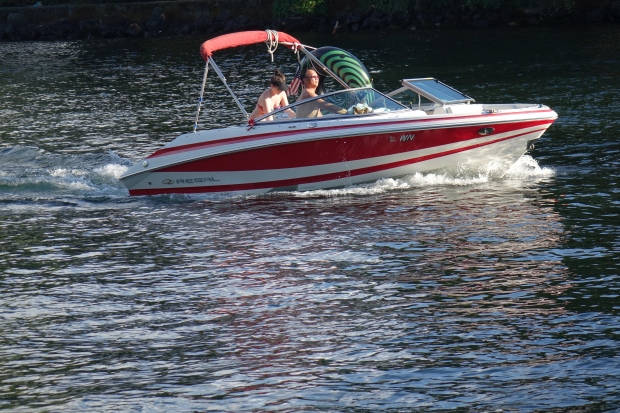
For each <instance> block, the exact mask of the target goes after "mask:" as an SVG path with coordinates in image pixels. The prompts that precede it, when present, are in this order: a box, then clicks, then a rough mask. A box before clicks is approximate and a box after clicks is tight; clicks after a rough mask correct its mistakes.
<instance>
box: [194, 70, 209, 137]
mask: <svg viewBox="0 0 620 413" xmlns="http://www.w3.org/2000/svg"><path fill="white" fill-rule="evenodd" d="M208 73H209V62H208V61H207V62H206V63H205V74H204V76H203V77H202V89H201V90H200V98H199V99H198V104H197V105H196V106H197V108H196V121H195V122H194V133H196V129H198V117H199V116H200V108H201V106H202V97H203V96H204V94H205V85H206V84H207V74H208Z"/></svg>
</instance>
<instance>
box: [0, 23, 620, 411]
mask: <svg viewBox="0 0 620 413" xmlns="http://www.w3.org/2000/svg"><path fill="white" fill-rule="evenodd" d="M580 30H581V32H566V31H560V30H555V29H543V30H541V31H536V30H533V31H529V30H528V31H525V30H524V31H512V30H511V31H501V30H500V31H481V32H476V31H473V32H467V31H465V32H453V31H445V32H443V31H438V32H416V33H406V34H402V35H401V37H395V38H385V37H383V38H370V37H369V38H362V39H361V40H360V38H347V37H341V38H336V40H334V39H331V38H328V40H329V41H330V42H332V43H333V42H334V41H336V42H338V44H335V45H337V46H340V47H343V48H348V49H351V50H353V51H354V53H355V54H357V55H358V56H359V57H360V58H361V59H362V60H363V61H364V62H366V63H367V65H368V67H369V69H370V70H371V72H373V76H374V77H375V82H376V84H377V86H378V87H379V88H380V89H381V90H388V89H391V88H395V87H396V85H397V79H398V78H399V77H404V76H408V75H412V76H427V75H432V76H436V77H438V78H440V79H443V80H446V81H447V82H448V83H450V84H453V85H454V86H455V87H457V88H459V89H462V90H463V91H464V92H465V93H468V94H470V95H472V96H474V97H475V98H477V99H478V100H480V101H489V102H499V101H506V100H507V101H536V102H537V101H541V102H544V103H547V104H549V105H551V106H552V107H553V108H554V109H555V110H556V111H557V112H558V113H559V114H560V116H561V117H560V119H559V120H558V122H557V124H556V125H554V126H553V127H552V128H551V129H550V130H549V132H548V134H546V135H545V138H544V139H543V140H541V142H540V144H539V145H538V147H537V149H536V150H535V151H534V152H533V154H532V155H533V157H534V158H535V159H537V160H538V164H539V165H540V166H542V167H544V168H550V169H540V167H538V165H536V167H531V165H530V166H529V167H528V164H527V163H526V164H525V165H523V166H522V169H520V170H518V171H517V172H513V173H511V174H508V175H507V176H504V177H503V178H498V177H494V176H491V175H490V176H481V177H479V176H470V175H468V176H444V177H437V176H432V175H429V176H426V177H421V176H418V177H411V178H410V179H404V180H399V181H396V182H394V181H386V182H382V183H378V184H376V185H371V186H369V187H364V188H351V189H345V190H341V191H319V192H314V193H306V194H295V193H282V194H274V195H268V196H261V197H241V198H240V197H235V198H231V197H203V198H200V197H166V196H162V197H152V198H129V197H127V196H126V191H125V190H124V189H123V187H122V185H120V184H119V183H118V182H117V180H116V177H117V176H118V174H119V172H120V171H122V170H124V169H126V168H127V166H128V165H129V164H130V163H131V160H132V159H138V158H140V157H141V156H144V155H145V154H147V153H148V152H150V151H152V150H154V149H156V148H158V147H159V146H160V145H162V144H163V143H164V142H165V141H167V140H169V139H170V136H174V135H175V134H176V133H179V132H182V131H186V130H188V129H189V128H191V123H192V122H193V108H194V103H193V101H194V99H195V97H196V95H197V92H198V88H199V81H200V78H201V72H202V67H201V63H200V58H199V56H198V55H197V53H196V51H197V45H198V44H199V43H200V40H201V39H196V40H195V44H191V45H188V42H191V41H193V40H191V39H190V40H188V39H187V38H184V39H163V40H162V39H155V40H152V41H151V40H140V41H134V40H114V41H100V42H68V43H66V42H58V43H19V44H17V43H2V44H0V51H1V52H0V53H1V54H2V56H3V57H6V58H3V59H2V63H0V65H1V66H0V70H1V71H2V72H1V74H2V76H1V77H0V88H1V89H0V90H1V92H2V95H3V96H4V97H5V101H6V102H7V103H6V104H5V105H3V106H2V107H0V120H1V125H2V126H1V127H0V139H1V140H2V143H1V144H2V147H0V235H1V236H0V299H1V300H2V310H0V330H1V331H2V334H1V335H0V395H1V396H0V408H4V409H8V410H13V411H58V410H70V411H71V410H72V411H119V410H120V411H123V410H130V411H132V410H145V411H227V412H228V411H230V412H233V411H235V412H236V411H359V412H362V411H412V410H414V411H471V412H474V411H475V412H481V411H496V410H497V409H503V411H511V412H513V411H514V412H517V411H518V412H534V411H562V412H565V411H566V412H573V411H574V412H577V411H591V412H594V411H614V409H619V408H620V380H619V378H618V373H617V372H618V371H620V359H619V357H618V350H617V344H618V339H619V338H620V323H619V322H620V319H619V317H618V314H619V310H620V301H619V300H618V290H619V289H620V277H619V274H618V267H619V266H618V258H619V257H620V254H619V251H620V237H619V234H620V228H619V223H618V205H619V201H618V190H617V188H616V187H617V185H616V183H617V179H618V160H617V153H618V151H619V150H620V148H619V146H618V139H617V138H618V132H619V128H618V121H617V116H615V114H617V112H618V94H617V93H616V92H617V91H618V86H619V80H618V79H619V77H618V76H616V75H617V73H616V71H617V70H618V66H617V64H616V63H617V62H615V61H614V60H613V58H612V57H609V56H612V55H614V54H613V53H616V52H618V51H619V49H620V48H619V47H618V46H619V45H618V38H617V36H615V32H613V30H611V29H607V28H604V27H603V28H599V29H596V30H598V31H596V32H590V29H580ZM592 38H597V39H599V41H598V43H597V44H596V45H592V44H591V43H590V42H589V41H588V40H590V39H592ZM386 39H388V40H390V41H389V42H387V41H386ZM304 40H306V39H304ZM448 40H454V41H455V42H457V43H458V44H456V45H454V44H449V43H447V41H448ZM307 42H308V43H309V44H313V45H320V44H325V43H326V42H327V40H325V38H324V37H320V36H318V35H312V36H308V39H307ZM448 46H449V47H448ZM457 50H458V51H459V53H455V51H457ZM405 52H406V53H405ZM612 52H613V53H612ZM285 56H287V57H285V59H289V60H285V61H290V62H291V63H292V62H294V58H293V56H292V55H291V56H289V55H288V54H286V55H285ZM606 56H607V57H606ZM225 57H228V58H234V57H235V56H234V55H233V54H228V55H226V56H225ZM256 59H263V60H260V62H262V63H264V62H267V61H268V60H267V59H268V58H267V57H266V55H265V54H264V50H263V49H258V48H257V49H251V50H249V51H245V52H244V54H241V55H237V56H236V60H234V59H233V60H231V61H228V62H226V61H225V58H224V56H223V57H222V58H221V59H220V61H219V62H218V63H221V67H222V69H225V70H227V71H231V72H232V73H231V75H230V76H229V77H228V79H229V81H230V82H231V83H235V84H237V85H238V86H237V88H236V89H235V90H241V95H242V99H244V102H245V103H246V104H248V105H250V104H251V102H252V99H253V98H254V97H255V96H256V92H257V91H260V89H261V88H262V87H263V84H262V79H263V78H264V77H265V76H264V73H263V72H261V70H262V69H263V68H261V66H260V65H258V64H250V65H249V64H248V62H250V61H252V60H256ZM610 59H611V60H610ZM291 71H292V69H291ZM515 84H517V85H518V86H519V87H515ZM220 89H221V88H219V89H211V93H213V95H210V96H211V97H210V98H212V97H213V96H214V95H218V94H221V96H222V98H223V99H224V100H223V102H224V103H223V104H222V105H220V106H216V105H207V110H208V112H209V113H208V114H209V115H210V116H211V118H207V117H205V118H204V119H203V122H210V125H211V126H216V125H224V124H227V123H229V122H230V119H231V116H234V115H231V113H233V111H234V103H233V102H232V101H231V100H230V99H226V98H225V95H224V94H223V91H222V90H220ZM207 103H208V104H209V103H210V102H207ZM584 109H585V110H584ZM207 119H209V120H207ZM109 151H112V152H109ZM551 170H552V171H553V172H552V171H551Z"/></svg>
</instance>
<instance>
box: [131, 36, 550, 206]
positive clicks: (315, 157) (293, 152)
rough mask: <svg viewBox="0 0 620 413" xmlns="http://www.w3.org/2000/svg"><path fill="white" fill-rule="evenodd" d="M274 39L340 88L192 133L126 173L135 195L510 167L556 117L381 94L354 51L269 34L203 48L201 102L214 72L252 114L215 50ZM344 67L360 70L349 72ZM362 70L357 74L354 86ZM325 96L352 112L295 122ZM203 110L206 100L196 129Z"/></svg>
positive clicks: (437, 88)
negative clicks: (461, 167)
mask: <svg viewBox="0 0 620 413" xmlns="http://www.w3.org/2000/svg"><path fill="white" fill-rule="evenodd" d="M275 40H277V41H278V42H279V44H280V45H284V46H287V47H289V48H291V49H293V50H294V51H295V52H301V53H303V54H304V55H305V58H304V60H303V61H302V64H304V62H305V64H306V65H310V66H312V67H314V68H315V69H317V70H318V71H320V73H321V74H324V75H326V76H331V77H332V78H334V79H335V81H336V82H337V83H339V84H341V85H342V87H343V90H339V91H335V92H331V93H325V94H322V95H320V96H319V97H317V98H315V99H308V100H304V101H301V102H296V103H292V104H290V105H289V106H287V107H284V108H280V109H277V110H275V111H273V112H271V113H269V114H267V115H265V116H262V117H259V118H256V119H249V120H248V122H247V123H246V124H242V125H239V126H234V127H227V128H223V129H214V130H202V131H197V130H196V127H195V129H194V132H191V133H187V134H184V135H181V136H179V137H178V138H176V139H174V140H173V141H172V142H170V143H168V144H166V145H165V146H164V147H163V148H162V149H160V150H158V151H156V152H154V153H153V154H151V155H149V156H148V157H147V158H145V159H144V160H142V161H140V162H138V163H137V164H136V165H134V166H133V167H132V168H130V169H129V170H127V171H126V172H125V173H124V174H123V175H122V176H121V178H120V179H121V181H122V182H123V183H124V184H125V185H126V186H127V188H128V189H129V193H130V195H155V194H170V193H185V194H188V193H207V192H233V193H246V194H249V193H261V192H269V191H308V190H316V189H326V188H338V187H343V186H348V185H354V184H360V183H365V182H374V181H376V180H378V179H381V178H388V177H392V178H395V177H402V176H405V175H409V174H413V173H416V172H429V171H434V170H438V169H443V168H446V167H451V166H456V165H459V164H470V165H471V164H473V165H480V166H483V165H486V164H488V163H489V162H492V161H499V162H502V163H504V164H506V165H511V164H513V163H514V162H516V161H517V160H518V159H519V158H520V157H521V156H522V155H523V154H524V153H525V152H526V151H527V150H528V149H529V148H530V146H531V145H532V142H534V141H535V140H537V139H538V138H540V137H541V135H542V134H543V133H544V132H545V130H546V129H547V128H548V127H549V126H550V125H551V124H552V123H553V122H554V120H555V119H556V118H557V114H556V113H555V112H554V111H553V110H551V109H550V108H549V107H547V106H543V105H539V104H491V105H487V104H477V103H474V100H473V99H472V98H470V97H469V96H466V95H464V94H462V93H460V92H458V91H456V90H455V89H453V88H451V87H449V86H447V85H445V84H443V83H441V82H439V81H437V80H435V79H433V78H417V79H405V80H403V81H402V87H401V88H399V89H397V90H395V91H393V92H391V93H387V94H383V93H381V92H378V91H377V90H375V89H373V88H372V87H371V86H370V81H369V78H368V77H367V76H366V74H367V72H366V73H364V70H365V69H364V68H363V65H361V63H359V61H357V60H356V59H355V58H354V57H353V56H351V55H350V54H348V53H347V52H345V51H342V50H340V49H336V48H324V49H325V50H323V52H325V53H323V54H322V52H321V50H322V49H323V48H322V49H314V48H311V47H308V46H304V45H302V44H301V43H300V42H299V41H297V40H296V39H295V38H293V37H291V36H289V35H287V34H285V33H282V32H279V33H278V32H270V31H267V32H261V31H255V32H242V33H233V34H228V35H223V36H220V37H217V38H215V39H212V40H209V41H207V42H205V43H203V45H202V46H201V54H202V56H203V57H204V58H205V60H206V62H207V64H206V67H205V73H204V78H203V87H202V90H203V92H202V93H201V99H200V101H201V102H202V94H203V93H204V89H205V82H206V79H207V74H208V69H209V66H211V68H212V69H213V70H214V71H215V72H216V73H217V74H218V76H219V77H220V78H221V79H222V81H223V82H224V84H225V86H226V87H227V88H228V90H229V91H230V92H231V94H233V97H234V98H235V101H236V102H237V104H238V105H239V107H240V109H241V110H242V112H243V113H244V114H246V116H247V112H245V109H244V108H243V106H242V105H241V103H240V102H239V100H238V99H237V98H236V96H235V95H234V93H233V92H232V91H231V89H230V87H229V86H228V84H227V83H226V79H225V78H224V76H223V75H222V73H221V71H220V70H219V68H218V66H217V65H216V64H215V62H214V60H213V56H212V53H213V52H214V51H216V50H218V49H223V48H227V47H234V46H241V45H246V44H255V43H260V42H263V41H265V42H267V43H268V46H270V47H272V48H273V45H274V43H275ZM339 59H340V60H339ZM347 62H348V63H350V65H349V66H353V68H351V67H349V68H348V69H342V67H343V66H346V64H345V63H347ZM355 70H357V77H356V79H355V80H351V76H350V72H351V71H355ZM347 73H348V75H347ZM354 74H355V73H354ZM364 79H367V80H368V82H367V83H368V84H367V85H366V86H364V85H363V84H364ZM356 82H357V83H356ZM360 84H361V85H362V86H361V87H352V86H360ZM405 95H408V96H407V98H405V100H404V99H403V98H402V96H405ZM318 99H322V100H323V101H325V102H329V103H331V104H333V105H337V106H339V107H341V108H344V109H347V113H346V114H334V113H331V112H324V113H323V116H320V117H312V118H300V117H298V116H295V117H288V116H290V114H291V111H292V112H295V113H299V114H300V115H301V114H302V113H308V112H310V111H308V110H306V109H307V108H308V106H304V105H310V106H311V105H313V104H315V103H316V102H314V100H318ZM401 102H407V104H403V103H401ZM410 102H414V103H410ZM314 112H315V113H316V111H314ZM199 113H200V103H199V107H198V114H197V115H196V125H197V122H198V116H199Z"/></svg>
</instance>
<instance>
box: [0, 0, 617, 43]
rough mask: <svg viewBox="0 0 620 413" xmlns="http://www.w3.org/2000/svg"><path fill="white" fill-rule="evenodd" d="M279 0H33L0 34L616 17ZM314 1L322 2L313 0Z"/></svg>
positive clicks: (528, 22) (515, 23) (7, 14)
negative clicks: (53, 1) (51, 0)
mask: <svg viewBox="0 0 620 413" xmlns="http://www.w3.org/2000/svg"><path fill="white" fill-rule="evenodd" d="M282 1H283V0H280V2H275V1H274V2H273V3H268V4H267V3H262V4H261V1H260V0H258V1H256V0H255V1H254V2H251V1H250V2H245V3H244V2H238V1H235V0H231V1H228V2H225V3H221V2H219V3H215V2H210V1H196V0H186V1H162V2H140V3H138V2H136V3H106V4H68V5H62V4H60V5H50V6H44V5H42V4H41V3H40V2H38V3H36V4H35V5H34V6H26V7H0V40H2V41H19V40H57V39H84V38H93V37H102V38H113V37H157V36H170V35H184V34H203V35H205V38H211V37H215V36H217V35H220V34H224V33H231V32H236V31H243V30H264V29H274V30H280V31H284V32H307V31H317V32H357V31H366V30H368V31H369V30H380V31H386V30H394V29H405V30H416V29H424V28H430V27H433V28H436V27H474V28H483V27H501V26H510V27H523V26H536V25H541V24H576V23H577V24H579V23H581V24H620V0H619V1H598V2H597V1H596V0H590V1H581V2H580V1H578V0H577V1H575V2H568V3H562V4H560V6H558V7H518V4H519V3H518V2H517V3H511V4H512V6H506V5H505V4H506V3H502V2H498V4H499V6H497V7H476V3H475V1H472V0H469V1H464V2H457V1H450V0H444V2H443V3H441V2H439V3H440V5H443V7H439V6H437V4H438V2H435V3H432V2H429V1H426V2H424V1H420V0H418V1H408V2H407V1H405V0H403V1H402V3H401V4H400V8H396V9H393V10H390V9H388V8H386V7H384V8H381V7H376V6H375V5H372V4H368V5H366V4H365V3H362V2H359V3H356V2H346V1H345V2H342V3H338V2H336V1H334V2H329V3H323V7H319V8H315V9H312V10H299V7H288V8H286V7H282ZM324 1H325V2H327V0H324ZM549 1H554V0H549ZM555 1H556V3H557V0H555ZM0 4H2V3H0ZM286 4H293V3H292V2H291V3H286ZM286 4H285V5H286ZM297 4H303V2H302V3H297ZM313 4H319V5H321V3H320V2H317V1H315V2H314V3H313ZM502 4H503V5H502ZM537 4H541V1H540V0H539V1H538V3H537ZM328 6H329V7H328Z"/></svg>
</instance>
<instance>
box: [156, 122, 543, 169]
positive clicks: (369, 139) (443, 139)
mask: <svg viewBox="0 0 620 413" xmlns="http://www.w3.org/2000/svg"><path fill="white" fill-rule="evenodd" d="M551 123H553V121H551V120H544V121H525V122H515V123H509V124H499V125H482V126H480V125H477V126H466V127H460V128H451V129H430V130H421V131H420V130H418V131H410V132H398V133H380V134H375V135H361V136H351V137H347V138H327V139H320V140H316V141H305V142H294V143H288V144H280V145H274V146H268V147H264V148H255V149H250V150H244V151H239V152H234V153H229V154H224V155H218V156H214V157H209V158H204V159H199V160H196V161H192V162H187V163H183V164H180V165H175V166H171V167H168V168H163V169H160V170H158V171H157V172H228V171H258V170H270V169H282V168H298V167H307V166H315V165H325V164H333V163H339V162H350V161H357V160H361V159H368V158H376V157H380V156H388V155H395V154H398V153H403V152H411V151H416V150H421V149H426V148H432V147H436V146H441V145H447V144H453V143H458V142H465V141H468V140H472V139H478V138H480V135H479V134H478V130H479V129H480V128H482V127H485V126H493V127H494V128H495V132H494V133H495V134H499V133H506V132H511V131H514V130H519V129H524V128H530V127H536V126H542V125H549V124H551ZM403 135H415V138H413V139H412V140H406V141H402V142H401V141H400V139H401V136H403Z"/></svg>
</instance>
